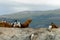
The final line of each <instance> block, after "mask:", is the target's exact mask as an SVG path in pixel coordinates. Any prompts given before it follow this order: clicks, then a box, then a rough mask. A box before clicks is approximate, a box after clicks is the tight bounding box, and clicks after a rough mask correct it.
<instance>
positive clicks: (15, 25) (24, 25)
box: [0, 19, 58, 30]
mask: <svg viewBox="0 0 60 40" xmlns="http://www.w3.org/2000/svg"><path fill="white" fill-rule="evenodd" d="M31 22H32V19H27V20H26V21H25V22H24V23H20V22H17V20H16V21H15V22H14V23H9V22H6V21H1V22H0V27H8V28H12V27H13V28H28V27H29V24H30V23H31ZM53 28H58V27H57V26H56V25H55V24H54V23H53V22H52V23H51V24H50V25H49V28H48V29H49V30H51V29H53Z"/></svg>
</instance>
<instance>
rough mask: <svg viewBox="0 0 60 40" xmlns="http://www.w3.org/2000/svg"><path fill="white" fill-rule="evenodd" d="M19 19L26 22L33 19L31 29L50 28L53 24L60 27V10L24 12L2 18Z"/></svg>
mask: <svg viewBox="0 0 60 40" xmlns="http://www.w3.org/2000/svg"><path fill="white" fill-rule="evenodd" d="M2 17H3V18H8V19H17V20H20V21H21V22H24V21H25V20H26V19H28V18H32V23H31V24H30V26H31V27H35V28H36V27H37V28H39V27H48V25H49V24H50V23H51V22H54V23H55V24H57V25H60V9H58V10H49V11H22V12H18V13H13V14H9V15H2V16H1V17H0V18H2Z"/></svg>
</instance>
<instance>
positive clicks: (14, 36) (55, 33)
mask: <svg viewBox="0 0 60 40" xmlns="http://www.w3.org/2000/svg"><path fill="white" fill-rule="evenodd" d="M0 40H60V28H58V29H53V30H52V31H51V32H50V31H49V30H48V29H47V28H36V29H33V28H2V27H0Z"/></svg>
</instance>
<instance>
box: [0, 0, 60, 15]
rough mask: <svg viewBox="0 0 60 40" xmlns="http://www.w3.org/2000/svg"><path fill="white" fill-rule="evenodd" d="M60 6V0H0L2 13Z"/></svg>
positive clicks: (49, 8)
mask: <svg viewBox="0 0 60 40" xmlns="http://www.w3.org/2000/svg"><path fill="white" fill-rule="evenodd" d="M59 8H60V0H0V15H2V14H9V13H15V12H20V11H28V10H32V11H41V10H42V11H44V10H54V9H59Z"/></svg>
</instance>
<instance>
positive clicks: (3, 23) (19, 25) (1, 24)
mask: <svg viewBox="0 0 60 40" xmlns="http://www.w3.org/2000/svg"><path fill="white" fill-rule="evenodd" d="M31 21H32V19H27V20H26V21H25V22H24V23H20V22H17V20H15V22H14V23H9V22H6V21H1V22H0V27H8V28H12V27H13V28H27V27H29V24H30V23H31Z"/></svg>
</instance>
